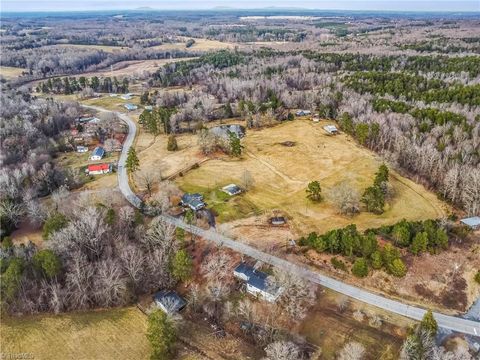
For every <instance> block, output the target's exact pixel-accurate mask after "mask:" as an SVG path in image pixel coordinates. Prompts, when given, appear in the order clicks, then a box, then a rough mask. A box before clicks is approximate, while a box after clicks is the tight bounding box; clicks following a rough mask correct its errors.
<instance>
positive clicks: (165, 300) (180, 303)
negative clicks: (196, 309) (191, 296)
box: [153, 290, 187, 314]
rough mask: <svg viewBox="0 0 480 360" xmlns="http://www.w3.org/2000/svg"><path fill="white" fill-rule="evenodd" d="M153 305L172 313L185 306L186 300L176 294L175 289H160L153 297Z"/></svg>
mask: <svg viewBox="0 0 480 360" xmlns="http://www.w3.org/2000/svg"><path fill="white" fill-rule="evenodd" d="M153 300H154V301H155V305H157V306H158V307H159V308H160V309H162V310H163V311H164V312H165V313H167V314H174V313H177V312H179V311H181V310H182V309H183V308H185V306H187V301H186V300H185V299H184V298H183V297H181V296H180V295H179V294H177V292H176V291H171V290H162V291H159V292H157V293H156V294H155V296H154V297H153Z"/></svg>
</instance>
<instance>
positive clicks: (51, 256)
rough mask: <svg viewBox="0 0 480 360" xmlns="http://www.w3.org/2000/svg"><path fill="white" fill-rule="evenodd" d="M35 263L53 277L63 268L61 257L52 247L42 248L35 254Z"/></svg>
mask: <svg viewBox="0 0 480 360" xmlns="http://www.w3.org/2000/svg"><path fill="white" fill-rule="evenodd" d="M32 260H33V265H34V266H35V268H36V269H37V270H39V271H41V272H42V273H43V274H44V275H45V276H46V277H47V278H52V277H54V276H56V275H58V273H59V272H60V270H61V267H62V263H61V262H60V258H59V257H58V256H57V255H56V254H55V253H54V252H53V251H52V250H50V249H45V250H40V251H38V252H37V253H36V254H35V255H34V256H33V259H32Z"/></svg>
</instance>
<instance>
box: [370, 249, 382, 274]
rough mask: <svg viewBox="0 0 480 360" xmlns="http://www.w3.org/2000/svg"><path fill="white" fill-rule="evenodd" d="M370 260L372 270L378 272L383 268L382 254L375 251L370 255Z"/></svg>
mask: <svg viewBox="0 0 480 360" xmlns="http://www.w3.org/2000/svg"><path fill="white" fill-rule="evenodd" d="M371 259H372V268H374V269H375V270H380V269H381V268H382V266H383V260H382V253H381V252H380V251H378V250H377V251H375V252H374V253H373V254H372V255H371Z"/></svg>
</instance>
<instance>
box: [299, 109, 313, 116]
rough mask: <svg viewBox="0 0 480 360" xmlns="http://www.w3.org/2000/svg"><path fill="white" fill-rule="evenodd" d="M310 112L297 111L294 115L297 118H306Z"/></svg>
mask: <svg viewBox="0 0 480 360" xmlns="http://www.w3.org/2000/svg"><path fill="white" fill-rule="evenodd" d="M311 113H312V112H311V111H310V110H298V111H297V112H296V113H295V115H297V116H307V115H310V114H311Z"/></svg>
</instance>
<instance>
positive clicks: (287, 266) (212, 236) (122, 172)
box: [90, 107, 480, 337]
mask: <svg viewBox="0 0 480 360" xmlns="http://www.w3.org/2000/svg"><path fill="white" fill-rule="evenodd" d="M90 108H93V109H95V110H99V111H108V110H105V109H102V108H98V107H90ZM115 114H116V115H117V116H118V117H119V118H120V119H122V121H124V122H125V123H126V124H127V125H128V135H127V138H126V139H125V142H124V145H123V150H122V153H121V156H120V160H119V161H118V185H119V188H120V191H121V192H122V194H123V195H124V196H125V198H126V199H127V200H128V201H129V202H130V203H131V204H132V205H133V206H135V207H137V208H138V207H140V206H141V203H142V201H141V200H140V199H139V198H138V197H137V196H136V195H135V193H134V192H133V191H132V189H131V188H130V185H129V183H128V174H127V169H126V168H125V162H126V159H127V152H128V149H129V148H130V147H131V146H132V144H133V141H134V139H135V135H136V131H137V127H136V124H135V122H133V121H132V120H131V119H130V117H129V116H128V115H127V114H123V113H118V112H116V113H115ZM160 217H161V218H162V219H163V220H164V221H165V222H167V223H169V224H172V225H174V226H176V227H179V228H182V229H184V230H186V231H188V232H190V233H193V234H195V235H197V236H200V237H202V238H204V239H206V240H209V241H211V242H213V243H215V244H217V245H218V246H225V247H227V248H230V249H232V250H233V251H235V252H238V253H241V254H244V255H246V256H249V257H251V258H254V259H256V260H259V261H262V262H265V263H267V264H270V265H272V266H275V267H277V268H279V269H281V270H283V271H286V272H289V273H294V274H296V275H297V276H300V277H302V278H304V279H307V280H309V281H311V282H313V283H316V284H319V285H321V286H324V287H327V288H329V289H331V290H334V291H336V292H339V293H341V294H344V295H346V296H349V297H351V298H353V299H355V300H358V301H362V302H364V303H367V304H369V305H373V306H376V307H378V308H381V309H384V310H387V311H390V312H393V313H396V314H399V315H403V316H406V317H408V318H411V319H414V320H421V319H422V317H423V315H424V314H425V312H426V310H425V309H422V308H420V307H416V306H411V305H408V304H404V303H402V302H400V301H397V300H392V299H388V298H386V297H384V296H382V295H378V294H374V293H372V292H370V291H367V290H363V289H361V288H357V287H355V286H352V285H349V284H346V283H343V282H341V281H339V280H336V279H333V278H331V277H328V276H325V275H322V274H320V273H318V272H316V271H312V270H310V269H309V268H308V267H307V266H305V265H297V264H294V263H292V262H289V261H287V260H285V259H282V258H279V257H277V256H273V255H270V254H268V253H265V252H263V251H260V250H258V249H255V248H253V247H251V246H248V245H246V244H244V243H242V242H238V241H235V240H233V239H230V238H228V237H226V236H223V235H221V234H219V233H218V232H216V231H214V230H205V229H202V228H199V227H197V226H194V225H189V224H187V223H185V222H183V221H182V220H180V219H177V218H174V217H171V216H168V215H160ZM434 316H435V319H436V320H437V322H438V325H439V326H440V327H442V328H445V329H449V330H453V331H456V332H459V333H464V334H468V335H473V336H478V337H480V322H478V321H474V320H469V319H464V318H460V317H456V316H450V315H445V314H441V313H434Z"/></svg>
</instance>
